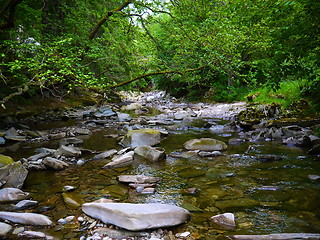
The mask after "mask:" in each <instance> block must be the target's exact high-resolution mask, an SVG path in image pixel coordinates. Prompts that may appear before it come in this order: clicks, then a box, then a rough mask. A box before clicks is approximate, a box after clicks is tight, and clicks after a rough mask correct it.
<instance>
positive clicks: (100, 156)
mask: <svg viewBox="0 0 320 240" xmlns="http://www.w3.org/2000/svg"><path fill="white" fill-rule="evenodd" d="M117 152H118V151H117V150H116V149H111V150H108V151H106V152H103V153H100V154H98V155H96V156H94V157H93V158H92V159H93V160H99V159H105V158H108V157H111V156H113V155H114V154H116V153H117Z"/></svg>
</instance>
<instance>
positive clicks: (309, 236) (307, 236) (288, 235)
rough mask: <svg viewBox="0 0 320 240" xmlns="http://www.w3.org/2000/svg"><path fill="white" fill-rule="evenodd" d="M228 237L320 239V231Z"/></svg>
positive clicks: (265, 239)
mask: <svg viewBox="0 0 320 240" xmlns="http://www.w3.org/2000/svg"><path fill="white" fill-rule="evenodd" d="M226 237H227V239H232V240H294V239H308V240H319V239H320V233H276V234H268V235H231V236H226Z"/></svg>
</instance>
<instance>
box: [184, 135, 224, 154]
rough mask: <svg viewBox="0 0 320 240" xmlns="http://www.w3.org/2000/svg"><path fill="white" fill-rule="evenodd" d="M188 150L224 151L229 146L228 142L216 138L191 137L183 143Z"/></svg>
mask: <svg viewBox="0 0 320 240" xmlns="http://www.w3.org/2000/svg"><path fill="white" fill-rule="evenodd" d="M183 147H184V148H185V149H187V150H201V151H222V150H226V149H227V148H228V146H227V144H225V143H224V142H222V141H219V140H217V139H214V138H200V139H191V140H189V141H187V142H185V143H184V144H183Z"/></svg>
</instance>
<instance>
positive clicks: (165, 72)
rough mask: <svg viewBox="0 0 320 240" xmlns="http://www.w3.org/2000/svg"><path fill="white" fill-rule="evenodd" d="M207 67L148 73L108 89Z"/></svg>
mask: <svg viewBox="0 0 320 240" xmlns="http://www.w3.org/2000/svg"><path fill="white" fill-rule="evenodd" d="M205 67H206V66H201V67H198V68H192V69H187V70H185V71H177V70H170V71H160V72H153V73H147V74H144V75H142V76H139V77H136V78H133V79H130V80H127V81H125V82H122V83H119V84H116V85H113V86H110V87H107V88H106V89H107V90H108V89H112V88H116V87H121V86H123V85H126V84H128V83H131V82H134V81H137V80H139V79H142V78H146V77H150V76H154V75H162V74H171V73H176V74H180V75H183V74H184V73H186V72H192V71H197V70H200V69H202V68H205Z"/></svg>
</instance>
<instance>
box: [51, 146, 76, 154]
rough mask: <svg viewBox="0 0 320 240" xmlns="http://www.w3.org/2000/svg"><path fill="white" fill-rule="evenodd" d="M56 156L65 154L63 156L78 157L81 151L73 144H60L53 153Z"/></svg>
mask: <svg viewBox="0 0 320 240" xmlns="http://www.w3.org/2000/svg"><path fill="white" fill-rule="evenodd" d="M54 155H55V156H56V157H58V156H65V157H79V156H80V155H81V151H80V150H79V149H78V148H76V147H73V146H65V145H62V146H60V147H59V149H58V150H57V151H56V152H55V154H54Z"/></svg>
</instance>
